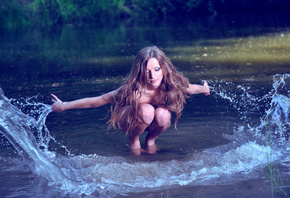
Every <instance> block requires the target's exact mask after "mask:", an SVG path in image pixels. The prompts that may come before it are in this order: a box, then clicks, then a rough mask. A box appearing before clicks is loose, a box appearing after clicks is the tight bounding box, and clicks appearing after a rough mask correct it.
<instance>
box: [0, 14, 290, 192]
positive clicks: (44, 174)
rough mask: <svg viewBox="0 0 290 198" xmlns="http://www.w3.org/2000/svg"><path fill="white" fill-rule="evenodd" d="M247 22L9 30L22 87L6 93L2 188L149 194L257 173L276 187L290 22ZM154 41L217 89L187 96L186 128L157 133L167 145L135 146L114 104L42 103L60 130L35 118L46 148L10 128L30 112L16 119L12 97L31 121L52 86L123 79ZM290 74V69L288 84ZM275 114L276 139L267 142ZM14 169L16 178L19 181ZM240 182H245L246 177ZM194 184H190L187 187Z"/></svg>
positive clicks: (107, 85)
mask: <svg viewBox="0 0 290 198" xmlns="http://www.w3.org/2000/svg"><path fill="white" fill-rule="evenodd" d="M235 23H236V25H233V20H232V23H231V25H228V24H221V23H219V24H218V23H217V24H215V22H211V21H201V22H198V21H193V22H190V23H180V24H177V23H172V22H168V23H164V24H161V25H159V24H157V25H156V24H155V25H154V24H150V25H147V24H144V25H142V26H137V25H136V26H134V25H124V24H122V25H120V26H118V27H85V28H81V29H78V28H75V27H71V26H67V27H64V28H63V29H62V30H60V31H59V32H55V33H53V34H52V33H43V32H41V31H36V30H34V31H28V32H27V33H25V34H21V35H17V34H14V35H10V36H7V37H6V39H4V38H1V42H0V46H1V48H0V63H1V68H0V87H1V88H2V89H3V90H4V92H5V96H7V97H8V98H12V99H10V100H8V99H7V100H4V99H3V98H5V96H4V95H3V94H2V98H1V100H0V101H1V102H0V105H2V106H1V108H2V109H1V114H2V115H1V116H2V117H1V121H2V122H1V126H2V128H1V133H4V134H5V133H6V138H4V137H3V136H1V141H2V144H1V147H0V154H1V155H0V164H1V171H0V174H1V180H0V183H1V192H3V194H4V195H7V196H8V195H10V196H27V197H33V196H36V195H39V194H41V195H45V194H46V195H50V196H54V195H56V196H57V195H59V194H61V195H65V194H66V193H69V194H70V195H77V194H87V195H89V194H91V195H93V196H96V197H98V196H100V195H102V196H115V195H119V196H121V195H120V194H122V193H134V192H135V193H136V192H138V193H140V192H141V191H142V192H144V191H145V194H143V195H144V197H147V195H148V194H149V193H150V192H151V191H153V192H154V191H156V192H158V193H159V192H162V193H164V192H166V193H167V191H169V194H170V193H172V196H173V195H176V196H178V195H180V196H192V195H196V194H195V192H192V191H191V189H195V190H196V188H197V190H198V191H199V190H201V188H206V187H199V186H200V185H202V186H205V185H210V186H211V188H209V189H215V190H216V192H217V193H219V194H221V195H224V196H225V195H227V192H225V190H224V188H222V187H220V186H219V185H218V184H221V183H223V184H224V185H225V186H226V184H228V183H230V184H228V185H227V186H228V188H229V187H231V186H232V185H233V184H232V183H233V182H237V181H240V180H244V179H245V181H253V180H255V181H256V183H263V187H261V186H259V188H262V189H263V190H262V191H260V192H259V193H260V194H261V195H267V193H270V187H269V188H268V187H267V185H268V184H267V182H268V179H267V178H265V174H264V172H263V171H264V170H263V169H264V168H265V167H267V163H268V162H269V158H268V157H267V155H268V154H269V153H270V152H271V160H270V161H271V162H272V161H273V162H274V163H276V164H278V165H279V166H282V168H284V170H285V169H287V168H289V159H288V158H287V157H286V156H287V155H288V151H287V149H289V148H288V147H289V146H287V144H288V143H287V142H286V140H287V137H288V136H289V131H288V130H289V120H288V118H289V116H288V114H289V91H288V90H289V84H290V83H289V75H286V76H284V77H283V76H281V75H276V74H285V73H288V74H289V63H290V59H289V47H290V46H289V45H290V41H289V40H290V33H289V32H290V31H289V28H288V27H284V26H283V27H281V26H279V24H276V23H269V24H271V25H269V26H265V24H264V26H263V27H261V26H259V27H256V26H255V25H253V24H247V23H245V24H244V27H243V28H241V26H240V25H237V24H238V21H235ZM275 24H276V26H275ZM148 45H158V46H159V47H161V48H162V49H164V51H165V52H166V53H167V55H168V56H169V57H170V58H171V59H172V61H173V63H174V64H175V65H176V67H178V69H179V70H181V71H182V72H183V73H184V74H185V76H187V77H189V79H190V81H191V82H192V83H200V81H201V80H202V79H206V80H208V81H209V82H210V86H211V88H212V95H211V96H210V97H204V96H194V97H192V98H190V99H189V100H188V101H187V104H186V106H185V110H184V112H183V115H182V117H181V119H180V121H179V124H178V129H179V131H180V132H177V131H175V130H174V129H173V127H172V128H170V129H169V130H168V131H166V133H164V135H162V136H161V137H160V138H159V139H158V141H157V144H158V146H159V148H160V151H159V152H158V154H157V155H153V156H151V155H143V156H141V157H139V158H136V157H134V156H131V155H130V154H129V152H128V148H127V137H124V134H123V133H121V132H117V133H115V132H114V131H108V130H107V125H106V121H107V118H106V116H107V115H108V108H107V107H102V108H99V109H94V110H75V111H69V112H64V113H62V114H49V116H47V117H46V115H47V114H42V113H41V115H44V116H43V117H41V119H42V121H45V120H46V125H43V124H44V122H41V123H42V126H45V129H47V130H48V134H47V133H41V134H42V135H40V136H39V131H38V130H37V129H36V128H37V127H34V128H33V130H32V131H30V132H29V130H28V131H27V130H26V129H27V127H24V128H25V129H23V130H24V131H25V132H26V133H25V134H26V136H25V137H26V138H27V139H28V140H33V138H32V137H33V135H34V136H36V138H35V140H34V142H33V141H32V143H31V145H32V146H30V148H35V150H34V152H35V153H34V154H37V153H39V156H35V155H34V154H31V149H30V148H26V149H25V148H24V149H23V148H22V147H21V146H20V145H21V144H19V143H17V141H16V140H17V138H18V139H19V141H20V140H21V139H23V138H24V136H23V135H22V133H23V130H18V133H14V135H18V137H13V136H10V135H8V133H9V132H11V133H12V132H14V131H17V129H13V127H15V126H18V125H17V124H16V123H15V122H14V121H15V119H16V120H17V121H19V123H21V122H20V120H21V119H19V117H17V118H16V117H14V118H15V119H14V118H13V119H10V118H9V117H10V116H8V114H5V115H6V117H5V119H4V117H3V116H4V114H3V112H5V113H6V110H4V109H3V105H4V104H5V105H4V106H6V107H7V106H8V107H11V108H12V106H11V104H10V103H11V102H12V103H13V104H14V105H16V106H17V108H18V109H21V110H22V111H23V112H24V115H22V113H20V111H18V110H17V109H14V110H13V112H19V114H14V115H15V116H16V115H21V116H22V117H23V119H22V121H23V122H24V123H26V124H27V120H28V119H26V118H28V117H29V119H31V122H30V124H31V123H34V121H33V119H32V118H30V117H33V115H27V114H28V113H29V112H31V110H32V112H33V111H34V112H35V113H36V114H37V113H39V112H38V111H37V110H35V109H33V108H34V107H36V106H37V105H35V103H37V104H42V105H44V104H50V97H49V95H50V94H49V93H55V94H56V95H58V96H59V97H61V98H62V99H63V100H72V99H76V98H80V97H88V96H95V95H99V94H102V93H104V92H106V91H109V90H111V89H115V88H117V87H118V86H119V85H120V83H121V82H122V80H123V79H124V78H125V76H127V75H128V72H129V71H130V69H131V62H132V60H133V57H134V55H135V54H136V53H137V52H138V51H139V50H140V49H141V48H143V47H144V46H148ZM273 76H274V77H275V78H274V88H273V87H272V86H273ZM280 79H285V83H284V85H283V81H281V80H280ZM286 79H287V80H286ZM275 83H276V84H275ZM276 85H279V86H276ZM278 87H279V92H275V90H278ZM273 90H274V92H273ZM287 91H288V92H287ZM37 95H38V96H37ZM32 96H35V97H32ZM31 97H32V99H33V100H31V101H29V100H27V98H31ZM13 98H14V99H13ZM3 101H5V102H3ZM27 101H28V105H27V106H25V105H24V104H26V102H27ZM285 101H286V102H285ZM43 103H44V104H43ZM287 104H288V106H287ZM12 109H13V108H12ZM44 110H45V111H47V112H49V106H46V105H44ZM9 112H10V113H11V114H13V113H12V110H11V111H9ZM287 113H288V114H287ZM21 116H20V117H21ZM269 116H272V121H271V126H270V127H271V130H273V131H274V132H275V133H274V134H273V138H274V137H275V139H274V148H273V147H271V146H273V145H265V138H264V136H265V134H267V133H266V132H267V131H268V121H267V119H268V118H269ZM287 116H288V117H287ZM280 117H281V118H285V119H279V118H280ZM43 119H44V120H43ZM3 120H5V121H3ZM278 121H279V122H278ZM8 123H10V125H9V127H11V128H9V127H8ZM22 126H24V125H22ZM37 126H38V125H37ZM46 126H47V128H46ZM3 127H4V128H5V129H3ZM28 128H29V127H28ZM8 129H9V130H8ZM41 131H42V130H41ZM42 132H43V131H42ZM32 134H33V135H32ZM12 135H13V133H12ZM7 139H9V140H10V142H12V144H13V142H14V143H15V144H13V145H14V146H15V148H16V149H17V148H19V150H18V152H19V153H24V154H23V155H22V156H24V161H23V159H22V158H20V157H17V156H18V154H19V153H17V152H13V151H14V150H15V148H14V147H12V146H11V145H10V146H9V147H10V149H9V150H8V149H7V144H10V143H8V141H7ZM142 139H144V138H142ZM40 140H41V141H40ZM23 144H24V145H26V143H25V142H24V143H23ZM25 153H26V154H25ZM2 154H3V155H2ZM30 156H33V157H30ZM27 159H28V164H30V167H28V166H27V164H26V163H25V162H27ZM42 159H43V160H42ZM45 164H46V165H45ZM42 166H43V167H49V168H43V167H42ZM51 171H53V173H54V174H55V175H56V176H55V177H53V176H54V174H51ZM116 173H117V174H116ZM283 173H284V174H285V175H286V177H287V176H289V173H287V171H284V172H283ZM39 175H40V176H39ZM2 176H3V177H2ZM15 178H17V179H15ZM18 178H19V179H18ZM45 178H46V179H45ZM9 180H10V181H11V183H12V184H13V185H10V184H7V181H9ZM60 181H61V182H60ZM264 183H266V185H264ZM184 185H185V187H183V186H184ZM234 185H237V188H242V185H245V184H242V182H238V183H235V184H234ZM11 186H15V188H14V189H11ZM265 186H266V187H265ZM187 187H188V189H190V190H184V189H186V188H187ZM158 190H159V191H158ZM209 191H210V190H207V191H206V192H209ZM36 192H38V194H37V193H36ZM158 193H157V194H156V196H157V197H160V193H159V194H158ZM252 193H253V194H254V192H252ZM239 194H240V192H236V194H234V196H236V195H239ZM246 195H247V194H246ZM132 197H134V194H132ZM173 197H175V196H173ZM211 197H215V195H212V196H211Z"/></svg>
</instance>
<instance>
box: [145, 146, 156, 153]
mask: <svg viewBox="0 0 290 198" xmlns="http://www.w3.org/2000/svg"><path fill="white" fill-rule="evenodd" d="M157 151H158V148H157V146H156V144H150V145H147V153H149V154H156V152H157Z"/></svg>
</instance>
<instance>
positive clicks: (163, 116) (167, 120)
mask: <svg viewBox="0 0 290 198" xmlns="http://www.w3.org/2000/svg"><path fill="white" fill-rule="evenodd" d="M155 120H156V122H157V124H158V126H159V127H162V128H169V127H170V125H171V113H170V112H169V111H168V110H167V109H164V108H157V109H156V112H155Z"/></svg>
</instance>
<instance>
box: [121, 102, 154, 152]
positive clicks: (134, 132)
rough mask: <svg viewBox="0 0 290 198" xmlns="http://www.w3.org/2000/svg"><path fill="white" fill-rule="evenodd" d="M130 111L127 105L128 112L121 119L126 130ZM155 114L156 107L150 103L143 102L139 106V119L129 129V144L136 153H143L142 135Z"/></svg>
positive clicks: (123, 128)
mask: <svg viewBox="0 0 290 198" xmlns="http://www.w3.org/2000/svg"><path fill="white" fill-rule="evenodd" d="M128 113H129V107H127V113H126V114H125V115H124V117H123V118H122V120H121V127H122V130H124V131H126V129H127V128H126V127H127V123H126V117H127V115H128ZM154 115H155V109H154V107H153V106H152V105H150V104H141V105H139V107H138V112H137V116H138V117H137V120H136V122H135V123H134V125H133V126H132V127H131V130H130V131H129V145H130V148H131V151H132V152H133V153H134V154H136V155H140V154H141V144H140V139H139V138H140V135H141V134H142V133H143V132H144V131H145V130H146V128H148V127H149V126H150V125H151V123H152V121H153V119H154Z"/></svg>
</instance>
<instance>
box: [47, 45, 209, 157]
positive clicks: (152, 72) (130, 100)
mask: <svg viewBox="0 0 290 198" xmlns="http://www.w3.org/2000/svg"><path fill="white" fill-rule="evenodd" d="M200 93H203V94H205V95H210V90H209V86H208V84H207V82H206V81H204V83H203V86H202V85H196V84H190V83H189V81H188V79H187V78H185V77H183V76H182V75H181V74H180V73H179V72H177V71H176V69H175V67H174V66H173V64H172V63H171V61H170V59H169V58H167V57H166V55H165V54H164V52H162V51H161V50H160V49H159V48H157V47H156V46H153V47H146V48H144V49H142V50H141V51H140V52H139V53H138V54H137V55H136V57H135V59H134V61H133V64H132V70H131V74H130V76H129V77H128V78H127V80H126V81H125V82H124V84H123V85H122V86H121V87H120V88H118V89H117V90H114V91H111V92H109V93H106V94H103V95H101V96H98V97H92V98H83V99H79V100H75V101H71V102H62V101H61V100H60V99H59V98H57V97H56V96H55V95H52V97H53V99H52V101H53V105H52V106H51V108H52V111H54V112H62V111H65V110H68V109H83V108H97V107H100V106H103V105H106V104H109V103H110V104H111V119H110V126H112V127H114V128H119V129H120V130H122V131H126V133H127V134H129V145H130V148H131V151H132V152H133V153H135V154H137V155H139V154H140V153H141V150H142V149H141V145H140V140H139V137H140V135H141V134H142V133H143V132H144V131H148V134H147V136H146V146H147V152H148V153H155V152H156V150H157V148H156V145H155V140H156V139H157V138H158V137H159V136H160V134H161V133H163V132H164V131H165V130H166V129H168V128H169V127H170V125H171V112H175V113H176V119H175V128H176V124H177V121H178V119H179V117H180V116H181V112H182V110H183V106H184V103H185V99H186V98H187V97H188V96H189V95H191V94H200Z"/></svg>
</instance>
